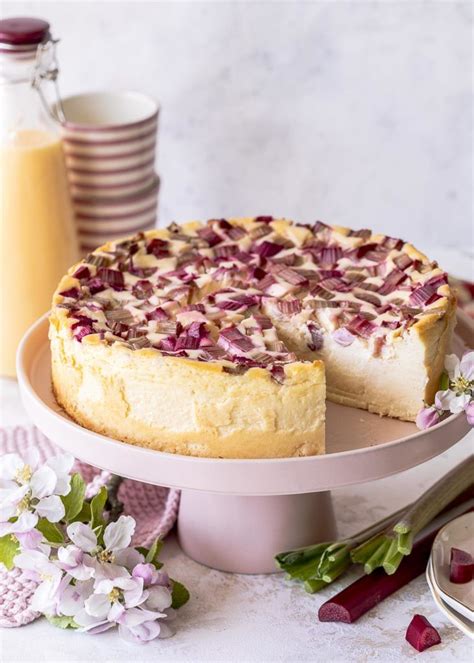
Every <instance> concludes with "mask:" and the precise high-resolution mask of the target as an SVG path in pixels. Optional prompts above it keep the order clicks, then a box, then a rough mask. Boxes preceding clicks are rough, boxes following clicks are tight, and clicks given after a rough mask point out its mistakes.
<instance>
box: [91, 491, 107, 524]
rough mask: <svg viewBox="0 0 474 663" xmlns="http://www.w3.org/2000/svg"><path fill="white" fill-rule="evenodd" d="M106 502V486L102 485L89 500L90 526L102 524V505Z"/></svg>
mask: <svg viewBox="0 0 474 663" xmlns="http://www.w3.org/2000/svg"><path fill="white" fill-rule="evenodd" d="M106 502H107V488H106V487H105V486H102V488H101V489H100V490H99V492H98V493H97V495H95V497H93V498H92V500H91V527H92V529H94V527H97V526H98V525H103V524H104V522H105V521H104V507H105V503H106Z"/></svg>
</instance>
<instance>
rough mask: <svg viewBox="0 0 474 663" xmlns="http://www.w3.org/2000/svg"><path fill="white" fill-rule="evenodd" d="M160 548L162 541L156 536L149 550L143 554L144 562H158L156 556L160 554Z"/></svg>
mask: <svg viewBox="0 0 474 663" xmlns="http://www.w3.org/2000/svg"><path fill="white" fill-rule="evenodd" d="M162 548H163V541H162V540H161V539H160V538H159V537H158V538H157V539H156V540H155V541H154V543H153V545H152V546H151V548H150V549H149V551H148V552H147V554H146V556H145V562H151V563H152V564H154V563H155V562H158V557H159V555H160V552H161V549H162Z"/></svg>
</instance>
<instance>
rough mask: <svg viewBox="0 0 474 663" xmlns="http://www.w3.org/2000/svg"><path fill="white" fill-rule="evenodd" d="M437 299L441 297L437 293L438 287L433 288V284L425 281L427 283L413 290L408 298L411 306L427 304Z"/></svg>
mask: <svg viewBox="0 0 474 663" xmlns="http://www.w3.org/2000/svg"><path fill="white" fill-rule="evenodd" d="M436 299H439V297H438V295H437V294H436V288H433V286H431V285H426V283H425V285H422V286H420V287H419V288H416V289H415V290H413V292H412V293H411V295H410V298H409V299H408V303H409V304H410V306H427V305H428V304H431V303H432V302H433V301H436Z"/></svg>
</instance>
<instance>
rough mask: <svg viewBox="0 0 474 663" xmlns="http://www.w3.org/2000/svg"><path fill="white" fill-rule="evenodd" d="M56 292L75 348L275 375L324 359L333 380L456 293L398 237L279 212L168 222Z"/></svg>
mask: <svg viewBox="0 0 474 663" xmlns="http://www.w3.org/2000/svg"><path fill="white" fill-rule="evenodd" d="M58 292H59V296H56V298H55V302H54V303H55V304H56V305H57V306H58V307H60V308H65V309H66V310H67V315H68V317H69V318H70V322H71V325H70V328H71V332H72V335H73V337H74V339H75V340H76V342H78V343H82V341H83V339H84V338H85V337H87V336H90V335H93V334H96V335H98V336H99V338H100V339H101V340H102V341H104V342H105V343H107V344H109V345H111V344H115V343H120V344H124V345H125V346H127V347H128V348H130V349H144V348H150V349H154V350H156V351H158V352H159V353H160V354H161V355H162V356H173V357H183V358H188V359H191V360H196V361H200V362H209V363H219V364H220V365H221V366H223V367H224V370H225V371H227V372H231V373H237V374H242V373H244V372H246V371H247V370H249V369H250V368H263V369H265V370H267V371H269V372H270V374H271V376H272V378H273V379H274V380H276V381H278V382H283V381H284V380H285V371H284V366H285V365H287V364H291V363H292V362H295V361H296V360H297V359H301V360H308V361H311V360H313V359H315V358H323V359H327V361H328V367H329V376H330V377H329V384H330V385H331V384H332V383H333V382H334V384H336V383H337V380H334V381H333V379H332V378H331V373H334V372H335V369H334V368H331V362H332V361H333V360H332V359H330V357H333V356H335V354H336V355H337V357H340V358H341V359H340V360H339V359H338V362H337V363H338V365H339V364H341V363H342V364H343V363H344V358H346V360H347V362H348V365H351V362H353V361H354V360H353V359H352V356H353V355H354V351H355V352H356V353H358V356H359V357H360V356H367V358H374V359H376V358H382V359H386V360H388V361H390V360H392V359H394V358H396V357H398V355H399V349H398V348H399V341H400V339H404V338H408V337H409V335H410V333H411V330H412V328H413V327H414V326H416V325H418V326H420V325H421V324H422V321H423V319H424V318H426V316H431V317H430V320H433V321H434V323H435V322H436V319H441V318H443V316H444V315H445V314H446V312H447V310H448V309H449V304H450V301H451V300H452V296H451V294H450V289H449V286H448V285H447V277H446V274H445V273H444V272H443V271H442V270H440V269H439V268H438V266H437V264H436V263H434V262H430V261H428V259H427V258H426V257H425V256H423V255H422V254H420V253H419V252H417V251H416V250H415V249H414V248H413V247H412V246H411V245H409V244H406V243H405V242H403V241H402V240H399V239H396V238H391V237H386V236H384V235H374V234H372V232H371V231H370V230H366V229H363V230H359V231H352V230H349V229H346V228H338V227H330V226H328V225H326V224H323V223H321V222H317V223H315V224H314V225H304V224H295V223H292V222H289V221H286V220H283V219H273V218H272V217H256V218H254V219H235V220H234V219H232V220H229V221H228V220H225V219H213V220H210V221H208V222H207V223H206V224H205V225H202V224H200V223H189V224H185V225H184V226H178V225H176V224H171V226H169V227H168V228H167V229H164V230H157V231H151V232H148V233H146V234H142V233H140V234H138V235H136V236H135V237H132V238H129V239H126V240H124V241H119V242H115V243H111V244H109V245H106V246H105V247H102V248H101V249H98V250H97V251H95V252H94V253H92V254H90V255H89V256H87V257H86V258H85V259H84V260H83V261H82V262H81V263H80V264H79V265H77V266H76V267H75V269H74V271H73V272H72V274H71V275H70V277H69V278H67V279H66V280H65V281H64V282H63V283H62V285H61V287H60V289H59V291H58ZM334 348H336V353H335V351H334ZM351 348H352V350H351ZM361 352H362V355H361ZM416 361H417V366H419V365H420V357H418V356H417V357H416ZM421 364H423V361H421ZM407 366H408V367H409V362H408V364H407ZM337 370H343V366H341V368H340V369H339V368H338V369H337ZM349 372H350V371H349ZM424 379H425V382H426V375H425V378H424ZM334 390H335V392H336V391H337V387H335V389H334Z"/></svg>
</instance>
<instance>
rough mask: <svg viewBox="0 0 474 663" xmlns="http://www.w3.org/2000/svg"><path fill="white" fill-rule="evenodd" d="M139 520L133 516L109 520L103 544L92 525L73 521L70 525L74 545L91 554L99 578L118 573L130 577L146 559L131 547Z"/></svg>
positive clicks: (68, 529) (113, 575) (70, 534)
mask: <svg viewBox="0 0 474 663" xmlns="http://www.w3.org/2000/svg"><path fill="white" fill-rule="evenodd" d="M135 526H136V522H135V519H134V518H132V517H131V516H120V518H119V519H118V520H117V521H115V522H112V523H109V524H108V525H107V527H106V528H105V531H104V545H103V546H101V545H99V544H98V541H97V536H96V534H95V532H94V530H93V529H92V528H91V527H90V525H86V524H84V523H79V522H76V523H72V524H71V525H69V527H68V528H67V534H68V536H69V538H70V539H71V541H72V542H73V543H74V544H75V546H76V547H77V548H78V549H80V550H81V551H83V552H84V553H88V554H89V556H90V558H91V561H90V562H86V564H87V565H88V564H92V565H93V566H94V568H95V577H96V578H97V579H107V578H109V579H110V578H114V577H116V576H119V575H121V576H130V573H129V570H131V569H132V568H133V567H134V566H135V565H136V564H139V563H140V562H143V555H141V554H140V553H139V552H138V550H135V548H131V547H130V542H131V540H132V535H133V532H134V531H135Z"/></svg>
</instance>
